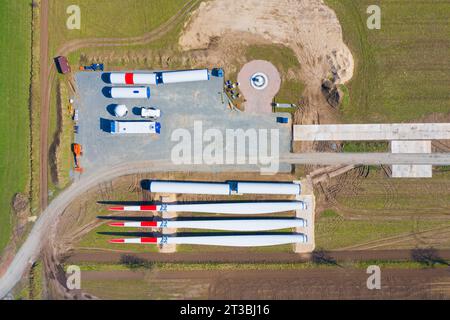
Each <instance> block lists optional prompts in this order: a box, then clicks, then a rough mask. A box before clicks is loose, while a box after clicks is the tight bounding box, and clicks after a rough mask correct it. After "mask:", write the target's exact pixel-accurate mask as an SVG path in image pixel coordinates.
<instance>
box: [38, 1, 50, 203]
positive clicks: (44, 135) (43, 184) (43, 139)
mask: <svg viewBox="0 0 450 320" xmlns="http://www.w3.org/2000/svg"><path fill="white" fill-rule="evenodd" d="M48 9H49V8H48V0H42V1H41V7H40V12H41V17H40V19H41V25H40V30H41V43H40V62H39V63H40V68H41V70H40V82H41V120H40V166H39V190H40V205H41V210H44V209H45V208H46V207H47V204H48V122H49V112H50V97H49V96H48V95H47V92H48V91H49V88H50V73H49V70H50V68H51V66H49V52H48Z"/></svg>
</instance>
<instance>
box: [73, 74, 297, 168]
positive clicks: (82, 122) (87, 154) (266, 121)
mask: <svg viewBox="0 0 450 320" xmlns="http://www.w3.org/2000/svg"><path fill="white" fill-rule="evenodd" d="M75 79H76V84H77V92H78V95H77V97H76V98H75V108H76V109H78V115H79V120H78V123H77V125H78V127H79V128H78V133H77V134H76V135H75V142H77V143H79V144H81V145H82V147H83V152H84V154H83V156H82V158H81V165H82V167H83V168H84V173H83V175H89V174H91V173H92V172H95V171H96V170H98V169H99V168H102V167H104V166H111V165H117V164H123V163H125V162H129V163H132V162H133V161H136V162H139V161H145V160H163V161H165V160H167V162H168V164H170V163H172V160H171V153H172V148H173V147H174V146H176V145H178V144H179V143H180V140H175V141H172V139H171V138H172V133H173V132H174V130H176V129H178V128H184V129H187V130H188V131H189V132H190V134H191V142H192V143H191V145H192V150H193V145H194V140H195V141H198V140H199V139H201V135H200V136H194V122H196V121H201V126H202V131H203V134H204V133H205V131H206V130H208V129H219V130H220V131H221V132H222V135H223V137H224V143H223V144H224V150H225V148H226V143H225V130H226V129H233V130H236V129H243V130H247V129H250V128H254V129H256V130H259V129H268V131H269V132H270V129H278V130H279V142H280V143H279V154H280V155H283V154H286V153H289V152H290V151H291V139H292V133H291V125H290V124H280V123H277V122H276V117H277V116H284V117H290V115H289V114H287V113H277V114H275V113H260V114H255V113H246V112H240V111H232V110H230V109H229V108H228V107H227V105H226V104H225V101H226V97H225V94H223V98H222V93H223V78H217V77H211V79H210V80H209V81H201V82H191V83H180V84H165V85H159V86H150V88H151V98H150V99H149V100H147V99H111V98H107V97H105V96H104V95H103V92H102V89H103V88H104V87H110V86H111V85H110V84H107V83H105V82H104V81H103V80H102V73H101V72H79V73H77V74H76V76H75ZM113 104H125V105H126V106H127V107H128V111H129V112H128V115H127V116H126V117H124V118H120V119H119V118H116V117H114V116H113V115H112V114H111V113H110V112H109V109H110V107H109V108H108V106H110V105H113ZM135 106H152V107H157V108H159V109H161V112H162V116H161V118H160V119H159V120H158V121H159V122H160V123H161V134H160V135H156V134H129V135H112V134H111V133H109V132H107V131H105V130H103V129H102V127H103V128H104V127H105V123H106V124H107V123H108V121H110V120H142V118H141V117H140V116H139V115H136V114H135V111H136V110H134V107H135ZM106 127H107V125H106ZM197 127H198V126H197ZM209 144H210V142H205V140H204V142H203V148H205V147H206V146H207V145H209ZM192 153H194V151H193V152H192ZM224 153H225V152H224ZM268 154H269V155H270V154H272V150H270V136H269V137H268ZM192 160H193V156H192ZM264 167H267V165H265V166H264ZM196 170H200V171H211V172H220V171H260V167H259V166H258V165H253V164H248V162H246V163H245V164H239V165H237V164H233V165H217V164H214V165H209V166H207V165H204V166H193V167H192V171H196ZM290 170H291V166H290V165H286V164H280V166H279V171H280V172H288V171H290Z"/></svg>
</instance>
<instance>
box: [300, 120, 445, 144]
mask: <svg viewBox="0 0 450 320" xmlns="http://www.w3.org/2000/svg"><path fill="white" fill-rule="evenodd" d="M435 139H450V123H391V124H329V125H295V126H294V141H334V140H337V141H341V140H348V141H371V140H435Z"/></svg>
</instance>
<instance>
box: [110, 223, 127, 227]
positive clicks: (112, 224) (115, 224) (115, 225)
mask: <svg viewBox="0 0 450 320" xmlns="http://www.w3.org/2000/svg"><path fill="white" fill-rule="evenodd" d="M109 226H110V227H123V226H125V223H124V222H112V223H110V224H109Z"/></svg>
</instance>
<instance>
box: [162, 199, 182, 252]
mask: <svg viewBox="0 0 450 320" xmlns="http://www.w3.org/2000/svg"><path fill="white" fill-rule="evenodd" d="M176 200H177V197H176V195H174V194H173V195H170V196H165V197H161V202H162V203H171V202H174V201H176ZM177 216H178V215H177V213H176V212H166V211H164V212H163V213H162V218H163V219H174V218H176V217H177ZM161 231H162V234H163V235H172V236H173V235H176V233H177V229H176V228H164V229H161ZM159 252H162V253H174V252H177V245H176V244H174V243H171V244H164V245H162V246H161V247H160V248H159Z"/></svg>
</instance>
